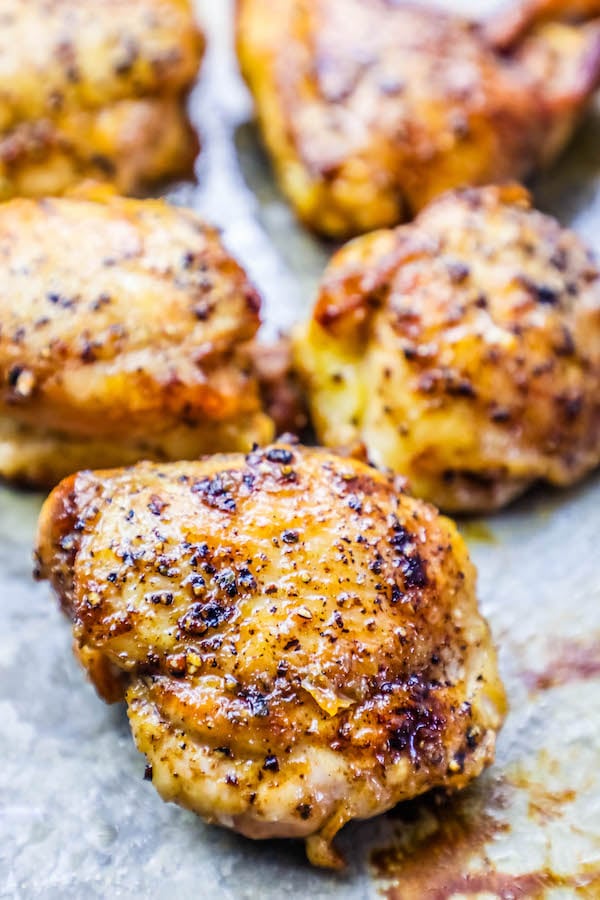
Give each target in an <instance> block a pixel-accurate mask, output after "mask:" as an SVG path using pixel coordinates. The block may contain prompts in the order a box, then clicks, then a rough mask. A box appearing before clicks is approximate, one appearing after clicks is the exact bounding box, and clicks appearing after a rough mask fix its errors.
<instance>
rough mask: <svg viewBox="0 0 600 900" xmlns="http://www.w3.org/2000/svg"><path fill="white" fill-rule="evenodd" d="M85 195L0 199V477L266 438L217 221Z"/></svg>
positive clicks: (243, 289)
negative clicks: (212, 224) (208, 222)
mask: <svg viewBox="0 0 600 900" xmlns="http://www.w3.org/2000/svg"><path fill="white" fill-rule="evenodd" d="M96 191H97V196H96V199H84V198H82V197H77V198H66V197H59V198H53V199H46V200H31V199H15V200H10V201H8V202H7V203H4V204H0V476H3V477H5V478H8V479H15V480H19V481H24V482H29V483H32V484H36V485H40V486H50V487H52V486H53V485H55V484H57V483H58V481H60V479H61V478H63V477H64V476H65V475H68V474H70V473H71V472H74V471H76V470H77V469H81V468H87V467H101V466H113V465H126V464H129V463H133V462H137V461H138V460H139V459H141V458H147V459H157V460H165V459H184V458H190V457H191V458H195V457H197V456H199V455H201V454H204V453H211V452H215V451H220V450H247V449H249V448H250V447H251V446H252V444H253V443H254V442H255V441H268V440H270V439H271V438H272V437H273V431H274V429H273V423H272V422H271V419H270V418H269V417H268V416H267V415H266V414H265V413H264V412H263V411H262V407H261V400H260V396H259V389H258V383H257V379H256V376H255V372H254V366H253V363H252V360H251V356H250V352H249V347H248V344H249V342H250V341H251V340H252V339H253V338H254V335H255V333H256V331H257V329H258V327H259V324H260V317H259V309H260V299H259V297H258V295H257V294H256V291H255V290H254V288H253V287H252V286H251V284H250V283H249V282H248V280H247V278H246V275H245V273H244V272H243V270H242V269H241V268H240V266H238V264H237V263H236V262H235V261H234V260H233V259H232V258H231V257H230V256H229V254H228V253H227V252H226V250H225V248H224V247H223V245H222V244H221V242H220V239H219V236H218V234H217V232H216V231H215V230H214V229H212V228H210V227H208V226H207V225H206V224H204V222H203V221H202V220H200V219H199V218H198V217H197V216H196V215H195V214H194V213H193V212H191V211H190V210H184V209H176V208H174V207H171V206H169V205H168V204H166V203H164V202H163V201H160V200H131V199H123V198H121V197H118V196H113V195H110V194H109V193H108V192H107V191H105V189H103V188H100V189H96Z"/></svg>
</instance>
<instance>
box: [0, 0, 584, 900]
mask: <svg viewBox="0 0 600 900" xmlns="http://www.w3.org/2000/svg"><path fill="white" fill-rule="evenodd" d="M274 2H275V0H274ZM448 5H449V6H450V5H451V6H452V7H453V8H457V9H462V10H464V11H467V12H477V11H478V9H479V10H480V9H481V6H482V4H480V3H474V2H470V3H464V2H463V3H457V2H455V3H452V4H450V3H449V4H448ZM198 6H199V12H200V14H201V16H202V19H203V21H204V23H205V25H206V27H207V30H208V34H209V39H210V51H209V54H208V57H207V59H206V61H205V65H204V69H203V72H202V77H201V79H200V82H199V85H198V87H197V89H196V90H195V92H194V95H193V97H192V99H191V105H192V110H193V117H194V119H195V121H196V123H197V125H198V127H199V129H200V132H201V135H202V142H203V152H202V155H201V158H200V160H199V163H198V170H197V176H198V184H199V186H194V185H192V184H187V185H180V186H178V187H177V188H176V189H175V190H174V191H172V192H171V194H170V195H169V196H170V197H171V199H173V200H174V201H175V202H179V203H187V204H190V205H193V206H194V207H196V208H198V209H199V210H200V211H201V212H202V213H203V214H204V215H205V216H206V217H207V218H209V219H210V220H212V221H214V222H216V223H217V224H218V225H220V226H221V227H222V228H223V231H224V236H225V240H226V242H227V244H228V245H229V247H230V248H231V249H232V250H233V251H234V252H235V253H236V254H237V255H238V256H239V257H240V258H241V260H242V261H243V262H244V263H245V264H246V266H247V268H248V270H249V271H250V273H251V276H252V277H253V279H254V280H255V282H256V283H257V285H258V286H259V288H260V289H261V290H262V292H263V295H264V298H265V315H266V320H267V321H266V325H265V329H264V333H265V337H269V336H273V335H274V334H276V333H277V331H278V329H280V328H285V327H287V326H289V325H290V324H291V323H292V322H293V321H295V320H296V319H298V318H299V317H301V316H302V315H304V314H305V313H306V311H307V310H308V307H309V304H310V301H311V298H312V295H313V292H314V287H315V284H316V282H317V279H318V277H319V275H320V273H321V271H322V268H323V266H324V264H325V262H326V260H327V258H328V256H329V254H330V252H331V248H330V247H327V246H326V245H324V244H321V243H319V242H318V241H316V240H315V239H314V238H312V237H311V236H310V235H309V234H307V233H306V232H305V231H303V230H302V229H301V228H300V227H299V226H297V225H296V224H295V222H294V219H293V216H292V214H291V213H290V211H289V209H288V208H287V206H286V205H285V203H284V202H283V201H282V199H281V197H280V195H279V194H278V192H277V189H276V188H275V186H274V183H273V180H272V177H271V174H270V171H269V168H268V166H267V163H266V161H265V158H264V155H263V153H262V152H261V150H260V146H259V143H258V140H257V136H256V132H255V130H254V128H253V126H252V125H251V124H249V123H250V120H251V107H250V102H249V98H248V95H247V93H246V92H245V90H244V88H243V86H242V84H241V82H240V80H239V77H238V75H237V70H236V67H235V61H234V57H233V52H232V48H231V11H232V9H231V3H230V2H226V0H218V2H211V0H200V2H199V4H198ZM489 6H490V5H489V4H488V8H489ZM486 11H487V10H486ZM535 187H536V190H535V196H536V200H537V203H538V205H539V206H541V208H542V209H545V210H549V211H551V212H552V213H554V214H555V215H557V216H558V217H559V219H560V220H561V221H562V222H564V223H566V224H570V225H572V226H573V227H575V228H576V229H577V230H578V231H579V232H580V233H581V234H582V235H583V236H584V237H585V238H586V239H587V240H588V242H589V243H590V244H591V245H592V246H595V249H596V250H597V251H599V252H600V108H597V109H596V110H595V111H594V112H592V114H591V115H590V116H589V118H588V120H587V121H586V122H585V123H584V126H583V128H582V129H581V131H580V132H579V133H578V135H577V137H576V139H575V141H574V143H573V146H572V148H571V150H570V151H569V152H568V153H567V155H566V156H565V158H564V159H563V160H562V162H561V163H560V164H559V165H558V166H557V167H555V168H554V169H553V170H552V172H550V173H549V174H548V175H547V176H546V177H544V178H542V179H541V180H540V181H539V182H538V183H537V185H536V186H535ZM41 501H42V497H41V496H38V495H34V494H28V493H19V492H16V491H12V490H10V489H8V488H6V487H3V488H2V487H0V622H1V626H0V723H1V724H0V896H1V897H10V898H27V900H30V898H37V897H40V898H44V900H54V898H60V900H68V898H84V897H85V898H86V900H92V898H96V897H102V898H113V897H115V898H116V897H132V898H133V897H136V898H138V900H139V898H146V897H148V898H150V897H151V898H162V897H165V898H169V900H172V898H177V900H187V898H194V900H197V898H205V897H206V898H212V897H218V898H220V900H228V898H235V900H242V898H255V897H256V898H261V900H270V898H273V900H275V898H281V897H284V896H296V897H300V898H304V897H311V898H313V900H317V898H326V897H336V898H338V897H344V898H348V900H358V898H376V897H380V896H384V897H387V898H388V900H421V898H423V900H450V898H462V897H479V898H495V897H499V898H502V900H512V898H521V897H526V898H529V897H532V898H538V897H540V898H541V897H547V898H552V900H554V898H556V900H559V898H560V900H562V898H570V897H591V898H600V538H599V530H600V528H599V526H600V513H599V510H600V477H599V476H598V475H597V474H596V475H594V476H592V477H591V478H589V479H588V480H587V481H586V482H585V483H583V484H581V485H580V486H578V487H577V488H575V489H573V490H570V491H562V492H558V491H553V490H550V489H545V490H538V491H537V492H534V493H530V494H529V495H528V496H527V497H525V498H524V499H523V500H522V501H521V502H519V503H517V504H516V505H514V506H512V507H511V508H510V509H509V510H507V511H506V512H504V513H502V514H500V515H496V516H494V517H492V518H488V519H486V520H485V521H484V520H477V521H473V520H471V521H464V522H463V523H462V524H461V527H462V528H463V530H464V533H465V535H466V537H467V540H468V542H469V545H470V548H471V551H472V554H473V556H474V559H475V561H476V563H477V565H478V567H479V572H480V582H479V583H480V597H481V603H482V606H483V610H484V612H485V614H486V615H487V616H488V618H489V620H490V622H491V626H492V629H493V632H494V636H495V639H496V641H497V643H498V645H499V647H500V661H501V668H502V673H503V676H504V679H505V681H506V685H507V688H508V692H509V696H510V702H511V713H510V715H509V718H508V721H507V723H506V727H505V729H504V731H503V732H502V734H501V737H500V741H499V746H498V758H497V762H496V764H495V765H494V766H493V768H492V769H490V770H489V771H488V772H487V773H486V774H485V775H484V776H483V777H482V778H480V779H479V781H478V782H477V783H476V784H475V785H473V786H472V787H471V788H470V789H468V790H467V791H466V792H465V793H464V794H462V795H460V796H459V797H456V798H454V799H452V800H447V799H445V798H443V797H441V796H437V795H434V796H428V797H425V798H423V799H421V800H419V801H415V802H413V803H410V804H404V805H402V806H400V807H398V808H397V809H396V810H394V811H393V812H391V813H389V814H388V815H386V816H383V817H381V818H379V819H377V820H374V821H370V822H366V823H361V824H355V825H351V826H349V827H347V828H346V829H345V830H344V832H343V833H342V835H341V838H340V841H339V843H340V847H341V849H342V850H343V851H344V852H345V854H346V856H347V859H348V861H349V865H348V868H347V870H346V871H345V872H343V873H341V874H335V873H330V872H323V871H317V870H314V869H311V868H310V866H309V865H308V864H307V862H306V861H305V856H304V849H303V847H302V846H301V845H300V844H297V843H294V842H283V841H279V842H267V843H253V842H251V841H248V840H245V839H243V838H241V837H238V836H236V835H234V834H231V833H228V832H226V831H223V830H220V829H218V828H211V827H207V826H205V825H204V824H203V823H202V822H201V821H200V820H199V819H197V818H196V817H195V816H194V815H192V814H191V813H188V812H185V811H183V810H181V809H178V808H177V807H175V806H169V805H166V804H165V803H163V802H162V801H161V800H160V799H159V797H158V795H157V793H156V792H155V790H154V788H153V787H152V786H151V785H150V784H148V783H147V782H145V781H144V780H143V774H144V760H143V758H142V757H141V756H140V755H139V754H138V753H137V751H136V750H135V747H134V745H133V741H132V739H131V737H130V734H129V728H128V725H127V720H126V716H125V711H124V709H123V708H122V707H120V706H116V707H107V706H105V705H104V704H103V703H102V702H101V701H100V700H98V699H97V697H96V695H95V693H94V691H93V689H92V687H91V686H90V685H89V684H88V683H87V682H86V680H85V677H84V676H83V674H82V672H81V671H80V670H79V668H78V666H77V664H76V662H75V660H74V659H73V656H72V654H71V649H70V641H71V636H70V628H69V626H68V624H67V623H66V622H65V621H64V620H63V618H62V616H61V615H60V613H59V611H58V609H57V607H56V604H55V603H54V601H53V600H52V599H51V597H50V593H49V589H48V586H47V585H45V584H42V585H36V584H34V583H33V582H32V580H31V574H30V573H31V546H32V541H33V536H34V531H35V524H36V517H37V514H38V511H39V508H40V505H41Z"/></svg>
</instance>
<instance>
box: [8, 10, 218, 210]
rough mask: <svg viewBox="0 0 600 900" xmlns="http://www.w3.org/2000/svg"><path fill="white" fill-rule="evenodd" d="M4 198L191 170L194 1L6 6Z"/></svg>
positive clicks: (138, 184)
mask: <svg viewBox="0 0 600 900" xmlns="http://www.w3.org/2000/svg"><path fill="white" fill-rule="evenodd" d="M0 23H1V24H0V199H2V200H5V199H8V198H10V197H13V196H45V195H49V194H59V193H63V192H64V191H65V190H67V189H68V188H70V187H71V186H72V185H73V184H74V183H77V182H79V181H81V180H82V179H85V178H89V177H93V178H96V179H100V178H102V179H109V180H111V181H114V183H115V184H116V186H117V188H118V189H119V190H120V191H121V192H122V193H126V194H128V193H136V192H139V191H140V190H141V189H142V188H144V187H145V186H146V185H148V184H149V183H152V182H155V181H157V180H160V179H165V178H167V177H175V176H179V175H183V174H187V173H188V172H189V171H190V170H191V166H192V162H193V159H194V157H195V155H196V152H197V140H196V138H195V136H194V133H193V131H192V129H191V127H190V125H189V123H188V120H187V116H186V113H185V98H186V94H187V92H188V90H189V88H190V87H191V85H192V84H193V82H194V80H195V78H196V74H197V71H198V67H199V65H200V59H201V56H202V50H203V38H202V35H201V33H200V31H199V29H198V27H197V26H196V24H195V22H194V18H193V14H192V9H191V4H190V2H189V0H127V2H123V0H102V2H97V0H0Z"/></svg>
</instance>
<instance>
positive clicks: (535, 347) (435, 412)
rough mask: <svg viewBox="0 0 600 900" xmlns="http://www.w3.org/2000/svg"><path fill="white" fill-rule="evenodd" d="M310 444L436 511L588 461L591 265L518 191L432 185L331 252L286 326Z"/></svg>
mask: <svg viewBox="0 0 600 900" xmlns="http://www.w3.org/2000/svg"><path fill="white" fill-rule="evenodd" d="M295 343H296V364H297V368H298V370H299V372H300V374H301V376H302V377H303V379H304V381H305V384H306V387H307V390H308V393H309V397H310V405H311V408H312V413H313V419H314V423H315V427H316V431H317V436H318V437H319V439H320V441H321V443H324V444H326V445H327V446H334V447H335V446H342V445H353V444H354V443H356V442H363V443H364V444H365V445H366V448H367V451H368V453H369V455H370V457H371V458H372V459H373V460H374V461H375V462H376V463H377V464H379V465H386V466H389V467H391V468H392V469H394V470H395V471H397V472H400V473H402V474H403V475H405V476H406V477H408V479H409V482H410V485H411V487H412V489H413V490H414V492H415V493H416V494H417V496H421V497H424V498H426V499H428V500H431V501H433V502H435V503H436V504H437V505H438V506H440V507H442V508H443V509H446V510H452V511H455V512H457V511H458V512H460V511H485V510H489V509H494V508H497V507H499V506H502V505H503V504H505V503H507V502H508V501H509V500H511V499H512V498H513V497H515V496H517V495H518V494H520V493H522V492H523V491H524V490H525V489H526V488H527V487H528V486H529V485H530V484H532V483H533V482H534V481H536V480H538V479H546V480H548V481H550V482H552V483H553V484H556V485H567V484H571V483H573V482H575V481H576V480H577V479H579V478H581V477H582V476H583V475H584V474H585V473H586V472H588V471H590V469H592V468H593V467H594V466H596V465H598V463H599V462H600V271H599V270H598V267H597V265H596V263H595V262H594V261H593V259H592V256H591V254H590V252H589V251H588V250H587V249H586V248H585V246H584V245H583V244H582V242H581V241H580V240H579V239H578V237H577V236H576V235H575V234H574V233H573V232H570V231H567V230H565V229H562V228H561V227H560V226H559V224H558V223H557V222H556V221H555V220H553V219H551V218H549V217H548V216H544V215H542V214H541V213H539V212H537V211H535V210H533V209H532V208H531V206H530V201H529V197H528V194H527V193H526V191H524V189H522V188H519V187H505V188H496V187H489V188H479V189H476V188H474V189H470V190H465V191H458V192H453V193H449V194H446V195H445V196H443V197H441V198H439V199H438V200H437V201H434V202H433V203H432V204H431V205H430V206H429V207H428V208H427V209H425V210H423V212H422V213H421V214H420V215H419V216H418V218H417V219H416V221H415V222H414V224H412V225H406V226H403V227H401V228H398V229H396V230H395V231H378V232H375V233H373V234H372V235H367V236H365V237H363V238H359V239H357V240H355V241H353V242H351V243H350V244H348V245H347V246H346V247H345V248H343V249H342V250H341V251H340V252H339V253H338V254H337V255H336V256H334V258H333V260H332V262H331V264H330V266H329V269H328V270H327V272H326V274H325V276H324V280H323V283H322V286H321V291H320V295H319V298H318V301H317V304H316V307H315V309H314V313H313V317H312V319H311V321H310V322H309V323H308V324H307V326H306V327H303V328H302V329H300V330H299V332H298V334H297V335H296V340H295Z"/></svg>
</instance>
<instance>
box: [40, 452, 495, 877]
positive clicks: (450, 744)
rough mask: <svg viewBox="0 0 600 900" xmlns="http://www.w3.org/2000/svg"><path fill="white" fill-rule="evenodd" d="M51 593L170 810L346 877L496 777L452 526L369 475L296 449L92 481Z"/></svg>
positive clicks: (479, 659) (469, 581) (487, 645)
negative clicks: (390, 831)
mask: <svg viewBox="0 0 600 900" xmlns="http://www.w3.org/2000/svg"><path fill="white" fill-rule="evenodd" d="M37 555H38V564H39V568H38V573H37V574H38V576H40V577H43V578H48V579H49V580H50V581H51V583H52V585H53V586H54V588H55V590H56V592H57V594H58V596H59V598H60V601H61V604H62V606H63V609H64V611H65V612H66V613H67V615H68V616H69V617H70V618H71V620H72V623H73V632H74V638H75V647H76V652H77V654H78V656H79V658H80V660H81V662H82V663H83V665H84V666H85V667H86V669H87V671H88V673H89V675H90V677H91V679H92V681H93V682H94V683H95V685H96V687H97V688H98V690H99V692H100V694H101V695H102V696H103V697H104V698H105V699H107V700H113V701H115V700H119V699H121V698H123V697H124V698H125V699H126V701H127V704H128V711H129V718H130V723H131V727H132V730H133V735H134V738H135V741H136V743H137V745H138V747H139V749H140V750H141V751H142V752H143V753H144V754H145V755H146V757H147V761H148V764H149V769H148V774H151V777H152V781H153V783H154V785H155V786H156V788H157V789H158V791H159V792H160V794H161V795H162V796H163V797H164V798H165V799H166V800H169V801H175V802H177V803H179V804H181V805H183V806H186V807H189V808H190V809H192V810H194V811H195V812H196V813H199V814H200V815H201V816H202V817H204V819H206V820H207V821H208V822H212V823H217V824H220V825H224V826H227V827H229V828H233V829H235V830H237V831H239V832H241V833H242V834H244V835H246V836H248V837H251V838H270V837H295V838H305V839H306V840H307V849H308V855H309V858H310V859H311V861H312V862H313V863H315V864H317V865H322V866H337V865H340V864H341V861H340V858H339V856H338V855H337V853H336V851H335V849H334V848H333V847H332V843H331V842H332V839H333V838H334V836H335V834H336V833H337V832H338V830H339V829H340V828H341V827H342V826H343V824H344V823H345V822H347V821H349V820H351V819H356V818H358V819H364V818H368V817H370V816H374V815H376V814H378V813H381V812H384V811H385V810H387V809H389V808H390V807H392V806H394V805H395V804H396V803H398V802H399V801H401V800H405V799H407V798H410V797H414V796H416V795H418V794H421V793H422V792H424V791H426V790H428V789H429V788H434V787H442V786H443V787H445V788H447V789H449V790H453V789H458V788H462V787H463V786H464V785H466V784H467V783H468V782H469V781H470V780H471V779H472V778H474V777H475V776H476V775H478V774H479V773H480V772H481V770H482V769H483V767H484V766H486V765H487V764H488V763H490V762H491V760H492V759H493V756H494V746H495V740H496V733H497V731H498V729H499V727H500V726H501V723H502V720H503V716H504V711H505V697H504V691H503V687H502V684H501V682H500V679H499V676H498V670H497V662H496V655H495V651H494V648H493V645H492V642H491V638H490V634H489V630H488V627H487V625H486V623H485V621H484V619H483V618H482V616H481V615H480V613H479V611H478V608H477V601H476V594H475V570H474V567H473V565H472V563H471V562H470V560H469V557H468V554H467V550H466V547H465V545H464V543H463V541H462V539H461V537H460V536H459V534H458V532H457V530H456V528H455V526H454V525H453V524H452V523H451V522H450V521H449V520H447V519H444V518H442V517H441V516H440V515H439V514H438V513H437V511H436V510H435V509H434V508H433V507H431V506H428V505H427V504H425V503H423V502H421V501H418V500H415V499H412V498H411V497H409V496H408V495H406V494H404V493H403V492H402V490H401V486H400V485H398V484H397V483H395V481H394V480H393V479H392V478H391V477H390V476H388V475H386V474H383V473H381V472H378V471H376V470H375V469H373V468H370V467H368V466H367V465H366V464H364V463H363V462H360V461H357V460H356V459H354V458H342V457H339V456H337V455H335V454H333V453H331V452H328V451H325V450H321V449H305V448H302V447H301V446H300V445H296V444H291V443H289V442H287V443H285V442H278V443H277V444H274V445H270V446H267V447H264V448H262V449H257V450H254V451H253V452H251V453H250V454H248V455H246V456H244V455H242V454H231V455H222V456H215V457H212V458H210V459H205V460H202V461H198V462H185V463H175V464H170V465H156V464H148V463H142V464H139V465H137V466H135V467H133V468H130V469H123V470H117V471H105V472H96V473H92V472H86V473H81V474H78V475H75V476H72V477H71V478H69V479H67V480H66V481H65V482H63V483H62V484H61V485H60V486H59V487H57V488H56V489H55V491H54V492H53V493H52V495H51V496H50V498H49V499H48V500H47V502H46V504H45V506H44V508H43V511H42V514H41V519H40V524H39V533H38V544H37Z"/></svg>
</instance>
